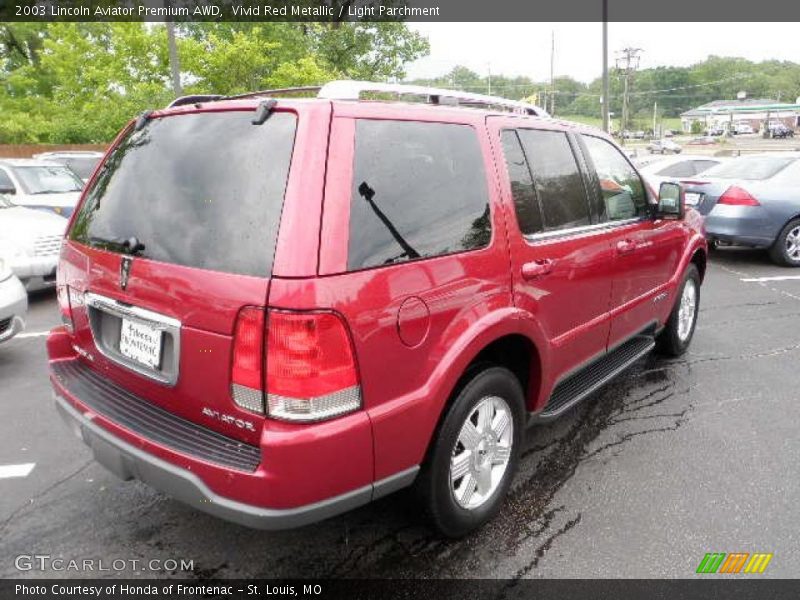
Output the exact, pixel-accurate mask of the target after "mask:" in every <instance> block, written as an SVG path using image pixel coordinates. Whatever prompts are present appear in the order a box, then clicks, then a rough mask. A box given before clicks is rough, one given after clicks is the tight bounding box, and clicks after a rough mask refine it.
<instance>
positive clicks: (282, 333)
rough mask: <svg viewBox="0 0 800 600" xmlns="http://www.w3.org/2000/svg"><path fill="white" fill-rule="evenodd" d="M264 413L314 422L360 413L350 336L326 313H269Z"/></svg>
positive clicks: (359, 391)
mask: <svg viewBox="0 0 800 600" xmlns="http://www.w3.org/2000/svg"><path fill="white" fill-rule="evenodd" d="M268 325H269V327H268V334H267V335H268V340H267V410H268V413H269V416H271V417H274V418H276V419H284V420H287V421H319V420H322V419H329V418H332V417H336V416H339V415H343V414H345V413H348V412H352V411H354V410H358V409H359V408H361V386H360V385H359V380H358V372H357V370H356V364H355V358H354V355H353V349H352V345H351V343H350V336H349V335H348V331H347V327H346V325H345V324H344V322H343V321H342V320H341V319H340V318H339V317H338V316H337V315H335V314H333V313H330V312H309V313H291V312H284V311H270V313H269V324H268Z"/></svg>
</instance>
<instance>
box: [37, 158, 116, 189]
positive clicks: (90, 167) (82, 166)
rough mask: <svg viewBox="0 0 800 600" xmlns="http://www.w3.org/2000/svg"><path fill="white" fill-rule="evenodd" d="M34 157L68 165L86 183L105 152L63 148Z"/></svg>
mask: <svg viewBox="0 0 800 600" xmlns="http://www.w3.org/2000/svg"><path fill="white" fill-rule="evenodd" d="M33 158H37V159H39V160H46V161H49V162H54V163H58V164H60V165H64V166H67V167H69V168H70V169H71V170H72V172H73V173H75V174H76V175H77V176H78V177H80V178H81V181H83V182H84V183H86V182H87V181H89V177H91V176H92V173H93V172H94V169H95V167H96V166H97V164H98V163H99V162H100V159H102V158H103V153H102V152H94V151H89V150H61V151H58V152H42V153H40V154H34V156H33Z"/></svg>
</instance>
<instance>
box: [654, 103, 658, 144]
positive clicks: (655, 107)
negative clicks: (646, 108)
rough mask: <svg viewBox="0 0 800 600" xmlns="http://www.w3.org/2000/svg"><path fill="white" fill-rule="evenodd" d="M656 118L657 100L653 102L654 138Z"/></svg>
mask: <svg viewBox="0 0 800 600" xmlns="http://www.w3.org/2000/svg"><path fill="white" fill-rule="evenodd" d="M657 116H658V100H655V101H654V102H653V137H655V136H656V118H657Z"/></svg>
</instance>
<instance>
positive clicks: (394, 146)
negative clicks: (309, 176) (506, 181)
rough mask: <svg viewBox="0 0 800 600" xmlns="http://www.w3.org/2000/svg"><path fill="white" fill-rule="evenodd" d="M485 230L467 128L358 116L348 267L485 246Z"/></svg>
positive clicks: (476, 153)
mask: <svg viewBox="0 0 800 600" xmlns="http://www.w3.org/2000/svg"><path fill="white" fill-rule="evenodd" d="M491 235H492V232H491V221H490V218H489V197H488V190H487V186H486V177H485V175H484V169H483V157H482V154H481V149H480V145H479V144H478V137H477V135H476V133H475V130H474V129H472V128H471V127H469V126H467V125H451V124H447V123H421V122H412V121H372V120H360V121H358V124H357V126H356V146H355V164H354V167H353V192H352V200H351V203H350V241H349V248H348V258H347V266H348V269H349V270H357V269H363V268H367V267H374V266H378V265H387V264H392V263H397V262H403V261H407V260H414V259H419V258H426V257H431V256H439V255H442V254H450V253H453V252H461V251H464V250H472V249H474V248H480V247H483V246H486V245H487V244H488V243H489V241H490V239H491Z"/></svg>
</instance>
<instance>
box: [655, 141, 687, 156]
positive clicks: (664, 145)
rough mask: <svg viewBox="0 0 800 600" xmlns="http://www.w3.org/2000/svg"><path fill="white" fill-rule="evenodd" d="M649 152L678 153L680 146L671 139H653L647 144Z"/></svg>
mask: <svg viewBox="0 0 800 600" xmlns="http://www.w3.org/2000/svg"><path fill="white" fill-rule="evenodd" d="M647 149H648V150H649V151H650V154H680V152H681V150H682V148H681V147H680V145H679V144H676V143H675V142H673V141H672V140H667V139H663V140H653V141H652V142H650V143H649V144H647Z"/></svg>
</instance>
